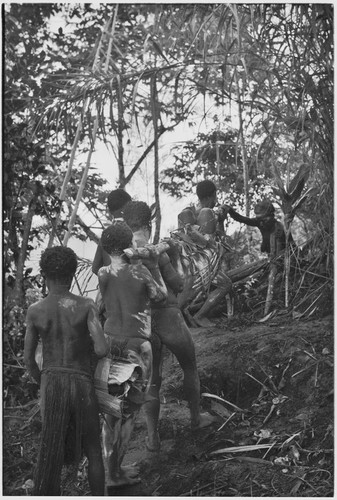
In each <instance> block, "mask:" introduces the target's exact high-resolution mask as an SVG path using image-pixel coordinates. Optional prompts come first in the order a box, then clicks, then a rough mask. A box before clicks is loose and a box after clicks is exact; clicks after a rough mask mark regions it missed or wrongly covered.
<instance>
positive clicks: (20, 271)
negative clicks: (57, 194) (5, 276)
mask: <svg viewBox="0 0 337 500" xmlns="http://www.w3.org/2000/svg"><path fill="white" fill-rule="evenodd" d="M37 197H38V192H37V190H36V192H35V193H34V194H33V197H32V199H31V201H30V203H29V207H28V212H27V217H26V221H25V225H24V229H23V235H22V243H21V250H20V253H19V258H18V264H17V270H16V282H15V287H14V300H15V302H16V303H17V304H23V303H24V300H25V293H24V287H23V276H24V268H25V262H26V257H27V249H28V242H29V234H30V230H31V227H32V222H33V217H34V214H35V208H36V202H37Z"/></svg>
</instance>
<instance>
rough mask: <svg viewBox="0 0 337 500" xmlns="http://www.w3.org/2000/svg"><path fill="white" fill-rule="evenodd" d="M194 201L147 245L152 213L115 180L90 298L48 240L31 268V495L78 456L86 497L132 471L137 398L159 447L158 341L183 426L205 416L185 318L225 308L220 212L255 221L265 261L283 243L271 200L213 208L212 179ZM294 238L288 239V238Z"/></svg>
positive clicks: (54, 484) (57, 479)
mask: <svg viewBox="0 0 337 500" xmlns="http://www.w3.org/2000/svg"><path fill="white" fill-rule="evenodd" d="M196 194H197V197H198V200H199V202H198V204H197V205H196V206H189V207H186V208H185V209H184V210H182V211H181V213H180V214H179V216H178V221H177V229H176V230H175V231H173V232H172V233H171V235H170V237H169V238H164V239H163V240H162V241H161V242H160V243H158V244H156V245H154V244H151V243H150V239H151V226H152V221H151V210H150V208H149V206H148V205H147V204H146V203H145V202H142V201H134V200H132V199H131V197H130V195H129V194H128V193H127V192H126V191H124V190H123V189H116V190H114V191H112V192H111V193H110V194H109V196H108V200H107V205H108V209H109V212H110V215H111V220H110V221H109V225H108V226H107V227H106V229H104V231H103V232H102V235H101V238H100V241H99V244H98V245H97V250H96V253H95V255H94V257H93V264H92V272H93V273H94V274H96V275H97V277H98V284H99V289H98V293H97V298H96V300H95V301H94V300H92V299H89V298H87V297H83V296H78V295H75V294H73V293H71V292H70V289H71V285H72V281H73V278H74V276H75V273H76V269H77V256H76V254H75V253H74V252H73V251H72V250H71V249H70V248H67V247H62V246H56V247H52V248H48V249H47V250H45V251H44V252H43V253H42V255H41V260H40V270H41V275H42V276H43V278H44V279H45V282H46V286H47V289H48V294H47V296H46V297H45V298H43V299H42V300H40V301H39V302H36V303H35V304H33V305H31V306H30V307H29V309H28V312H27V321H26V323H27V330H26V336H25V351H24V357H25V363H26V366H27V369H28V371H29V375H30V376H31V378H32V379H33V380H34V381H35V382H36V383H37V384H39V385H40V398H41V399H40V407H41V416H42V431H41V443H40V448H39V454H38V457H37V464H36V467H35V473H34V490H33V494H35V495H60V494H61V492H62V484H61V473H62V467H63V466H64V465H68V464H72V465H73V466H75V467H76V465H78V464H79V461H80V460H81V457H82V456H83V454H84V455H85V456H86V457H87V460H88V482H89V487H90V491H91V494H92V495H99V496H103V495H105V494H107V492H108V491H109V488H111V487H113V488H116V487H119V486H122V485H130V484H131V485H132V484H134V483H137V482H139V481H140V480H141V477H140V473H139V469H138V468H137V466H136V465H134V466H125V465H123V458H124V456H125V453H126V451H127V449H128V444H129V442H130V439H132V431H133V428H134V424H135V421H136V418H137V415H138V414H139V411H140V409H141V407H143V408H144V411H145V415H146V423H147V437H146V443H144V444H145V445H146V448H147V449H148V450H149V451H153V452H156V451H158V450H159V449H160V435H159V417H160V397H159V392H160V388H161V380H162V364H163V363H162V361H163V349H164V347H166V348H167V349H168V350H169V351H170V352H171V353H172V354H173V355H174V356H175V357H176V358H177V360H178V362H179V365H180V366H181V369H182V372H183V388H184V394H185V398H186V400H187V401H188V407H189V411H190V422H191V428H192V431H193V430H197V429H200V428H203V427H208V426H210V425H212V424H213V423H214V421H215V417H214V416H213V415H211V414H209V413H207V412H202V411H201V409H200V381H199V376H198V368H197V359H196V354H195V349H194V344H193V339H192V336H191V332H190V328H189V326H188V324H189V325H191V326H207V325H209V324H210V321H209V319H208V318H207V315H208V313H209V311H211V310H212V309H213V308H214V307H215V306H216V305H217V304H220V303H226V306H227V314H228V316H231V315H233V298H232V282H231V280H230V279H229V278H228V276H227V274H226V266H225V259H224V255H225V254H226V251H228V245H227V243H226V239H225V231H224V221H225V220H226V217H228V216H231V217H232V218H233V219H235V220H236V221H238V222H241V223H244V224H247V225H250V226H255V227H257V228H258V229H259V230H260V232H261V235H262V245H261V251H262V252H266V253H267V254H268V256H269V257H270V258H273V257H275V256H276V255H278V254H280V253H281V252H282V251H283V250H284V248H285V244H286V238H285V232H284V228H283V226H282V224H281V223H280V222H279V221H277V220H276V219H275V211H274V206H273V204H272V203H271V202H270V201H269V200H267V199H264V200H261V201H260V202H259V203H257V205H256V207H255V215H256V216H255V218H248V217H244V216H242V215H240V214H238V213H237V212H236V211H235V210H234V209H233V208H232V207H230V206H228V205H222V206H219V207H216V205H217V191H216V186H215V184H214V183H213V182H212V181H210V180H204V181H201V182H199V183H198V184H197V188H196ZM290 243H291V244H293V242H292V241H290Z"/></svg>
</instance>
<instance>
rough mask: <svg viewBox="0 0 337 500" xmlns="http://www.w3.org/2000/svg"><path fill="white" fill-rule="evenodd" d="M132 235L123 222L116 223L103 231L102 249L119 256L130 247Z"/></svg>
mask: <svg viewBox="0 0 337 500" xmlns="http://www.w3.org/2000/svg"><path fill="white" fill-rule="evenodd" d="M132 238H133V234H132V231H131V229H130V228H129V226H128V225H127V224H126V223H125V222H123V221H116V222H114V223H113V224H111V226H109V227H107V228H106V229H104V231H103V233H102V236H101V243H102V247H103V249H104V250H105V251H106V252H107V253H108V254H109V255H112V254H117V255H121V254H122V253H123V251H124V250H125V248H130V247H132Z"/></svg>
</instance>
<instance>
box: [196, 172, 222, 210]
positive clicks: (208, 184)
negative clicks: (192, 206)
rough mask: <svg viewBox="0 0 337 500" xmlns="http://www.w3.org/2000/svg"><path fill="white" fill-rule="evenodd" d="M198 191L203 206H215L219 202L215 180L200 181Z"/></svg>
mask: <svg viewBox="0 0 337 500" xmlns="http://www.w3.org/2000/svg"><path fill="white" fill-rule="evenodd" d="M196 192H197V196H198V198H199V202H200V205H201V206H202V207H204V208H214V206H215V204H216V202H217V196H216V186H215V184H214V182H212V181H210V180H208V179H205V180H204V181H201V182H198V184H197V189H196Z"/></svg>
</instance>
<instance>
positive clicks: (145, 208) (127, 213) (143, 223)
mask: <svg viewBox="0 0 337 500" xmlns="http://www.w3.org/2000/svg"><path fill="white" fill-rule="evenodd" d="M123 212H124V220H125V222H126V223H127V225H128V226H129V227H130V228H131V229H132V231H133V232H134V231H139V230H141V229H147V230H148V231H150V233H151V209H150V207H149V205H148V204H147V203H145V201H129V203H127V204H126V205H125V207H124V209H123Z"/></svg>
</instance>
